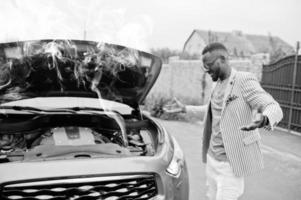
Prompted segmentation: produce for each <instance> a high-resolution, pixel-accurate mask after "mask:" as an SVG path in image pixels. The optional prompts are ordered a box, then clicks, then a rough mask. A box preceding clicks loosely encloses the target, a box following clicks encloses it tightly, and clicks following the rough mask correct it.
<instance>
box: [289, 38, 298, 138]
mask: <svg viewBox="0 0 301 200" xmlns="http://www.w3.org/2000/svg"><path fill="white" fill-rule="evenodd" d="M299 49H300V42H299V41H298V42H297V44H296V55H295V63H294V71H293V83H292V94H291V101H290V112H289V119H288V131H289V132H291V127H292V117H293V107H294V99H295V87H296V78H297V67H298V54H299Z"/></svg>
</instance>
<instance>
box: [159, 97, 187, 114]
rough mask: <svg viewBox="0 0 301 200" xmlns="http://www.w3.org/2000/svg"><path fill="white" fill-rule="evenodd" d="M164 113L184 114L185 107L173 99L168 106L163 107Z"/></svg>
mask: <svg viewBox="0 0 301 200" xmlns="http://www.w3.org/2000/svg"><path fill="white" fill-rule="evenodd" d="M163 111H164V112H165V113H185V112H186V107H185V105H184V104H183V103H181V102H180V101H179V100H178V99H177V98H175V97H174V98H173V100H172V101H171V102H170V104H168V105H166V106H164V107H163Z"/></svg>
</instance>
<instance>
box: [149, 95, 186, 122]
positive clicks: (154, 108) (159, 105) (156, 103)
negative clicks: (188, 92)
mask: <svg viewBox="0 0 301 200" xmlns="http://www.w3.org/2000/svg"><path fill="white" fill-rule="evenodd" d="M171 101H172V99H171V98H167V97H164V96H162V95H156V96H155V95H152V96H150V97H148V98H147V99H146V100H145V107H144V109H145V110H147V111H148V112H150V114H151V116H153V117H156V118H160V119H164V120H181V121H187V119H186V117H185V114H183V113H165V112H164V111H163V108H164V106H166V105H167V104H168V103H169V102H171Z"/></svg>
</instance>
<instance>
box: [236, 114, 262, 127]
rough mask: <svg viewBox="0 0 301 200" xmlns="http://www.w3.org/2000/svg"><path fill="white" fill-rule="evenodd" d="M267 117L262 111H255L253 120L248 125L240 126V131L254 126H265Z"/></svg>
mask: <svg viewBox="0 0 301 200" xmlns="http://www.w3.org/2000/svg"><path fill="white" fill-rule="evenodd" d="M266 120H267V117H266V116H264V115H263V114H262V113H257V114H256V116H255V119H254V120H253V122H252V123H251V124H249V125H246V126H243V127H241V128H240V130H242V131H252V130H254V129H256V128H262V127H264V126H266Z"/></svg>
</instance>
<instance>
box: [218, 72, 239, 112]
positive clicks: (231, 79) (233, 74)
mask: <svg viewBox="0 0 301 200" xmlns="http://www.w3.org/2000/svg"><path fill="white" fill-rule="evenodd" d="M236 73H237V71H236V70H235V69H233V68H232V70H231V75H230V77H229V81H228V83H227V87H226V90H225V95H224V99H223V109H222V115H223V113H224V110H225V108H226V106H227V105H226V102H227V99H228V97H229V95H230V94H231V92H232V89H233V86H234V83H235V77H236Z"/></svg>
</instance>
